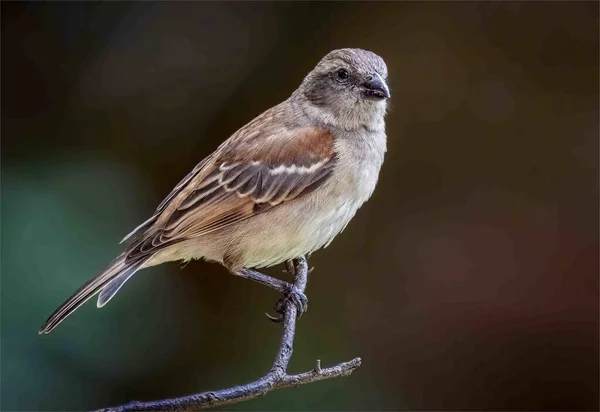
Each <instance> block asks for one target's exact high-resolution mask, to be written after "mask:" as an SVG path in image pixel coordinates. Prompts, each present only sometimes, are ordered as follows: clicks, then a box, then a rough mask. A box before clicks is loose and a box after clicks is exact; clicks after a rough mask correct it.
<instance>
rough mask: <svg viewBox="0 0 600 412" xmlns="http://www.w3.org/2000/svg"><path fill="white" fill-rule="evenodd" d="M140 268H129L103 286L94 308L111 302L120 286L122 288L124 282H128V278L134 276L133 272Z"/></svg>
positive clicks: (138, 266)
mask: <svg viewBox="0 0 600 412" xmlns="http://www.w3.org/2000/svg"><path fill="white" fill-rule="evenodd" d="M140 266H141V264H138V265H132V266H130V267H129V268H127V269H126V270H124V271H123V272H121V273H119V274H118V275H117V276H116V277H115V278H114V279H112V280H111V281H110V282H109V283H108V284H107V285H106V286H104V288H102V291H101V292H100V294H99V295H98V303H96V306H97V307H99V308H101V307H102V306H104V305H106V304H107V303H108V301H109V300H111V299H112V298H113V296H115V295H116V294H117V292H118V291H119V289H121V286H123V285H124V284H125V282H127V281H128V280H129V278H130V277H132V276H133V275H135V272H137V271H138V269H139V268H140Z"/></svg>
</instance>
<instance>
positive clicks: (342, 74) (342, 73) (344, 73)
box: [336, 69, 349, 80]
mask: <svg viewBox="0 0 600 412" xmlns="http://www.w3.org/2000/svg"><path fill="white" fill-rule="evenodd" d="M336 75H337V78H338V80H346V79H347V78H348V76H349V75H348V70H346V69H339V70H338V71H337V73H336Z"/></svg>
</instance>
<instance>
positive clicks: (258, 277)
mask: <svg viewBox="0 0 600 412" xmlns="http://www.w3.org/2000/svg"><path fill="white" fill-rule="evenodd" d="M286 267H287V271H288V272H289V273H291V274H292V275H294V274H295V269H294V264H293V263H292V261H291V260H290V261H288V262H286ZM231 273H233V274H234V275H236V276H240V277H242V278H245V279H249V280H253V281H255V282H257V283H260V284H261V285H265V286H267V287H269V288H271V289H274V290H276V291H278V292H280V293H282V296H281V298H279V300H277V302H276V303H275V307H274V309H275V311H276V312H277V313H278V316H271V315H269V314H267V316H268V317H269V319H271V320H272V321H274V322H281V321H282V320H283V313H284V312H285V304H286V302H287V301H288V300H291V301H292V302H293V303H294V305H296V307H297V308H298V311H297V313H298V318H300V316H302V314H303V313H304V312H306V309H307V307H308V304H307V302H308V298H307V297H306V295H305V294H304V293H302V292H301V291H300V290H298V288H296V287H295V286H294V285H293V284H292V283H289V282H286V281H285V280H281V279H277V278H274V277H272V276H268V275H265V274H263V273H260V272H258V271H256V270H252V269H246V268H242V269H237V270H232V271H231Z"/></svg>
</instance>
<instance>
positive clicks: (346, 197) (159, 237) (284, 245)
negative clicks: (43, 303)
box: [39, 48, 391, 334]
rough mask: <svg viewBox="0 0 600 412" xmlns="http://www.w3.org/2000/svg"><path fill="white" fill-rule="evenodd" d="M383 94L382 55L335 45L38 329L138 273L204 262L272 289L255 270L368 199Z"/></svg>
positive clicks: (322, 237)
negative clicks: (174, 264)
mask: <svg viewBox="0 0 600 412" xmlns="http://www.w3.org/2000/svg"><path fill="white" fill-rule="evenodd" d="M390 98H391V94H390V89H389V86H388V71H387V66H386V64H385V62H384V60H383V59H382V58H381V57H380V56H378V55H377V54H375V53H374V52H371V51H368V50H364V49H358V48H341V49H336V50H333V51H331V52H329V53H328V54H327V55H325V56H324V57H323V58H322V59H321V60H320V61H319V62H318V64H317V65H316V66H315V67H314V69H313V70H312V71H310V72H309V73H308V75H307V76H306V77H305V78H304V79H303V80H302V82H301V84H300V85H299V87H298V88H297V89H296V90H295V91H294V92H293V93H292V94H291V95H290V96H289V97H288V98H287V99H286V100H284V101H283V102H281V103H279V104H277V105H275V106H273V107H272V108H270V109H268V110H266V111H264V112H263V113H262V114H260V115H258V116H257V117H256V118H254V119H253V120H252V121H250V122H249V123H248V124H246V125H245V126H243V127H242V128H240V129H239V130H237V131H236V132H235V133H234V134H233V135H231V136H230V137H229V138H228V139H227V140H225V141H224V142H223V143H222V144H221V145H219V146H218V148H217V149H216V150H215V151H214V152H213V153H212V154H210V155H209V156H207V157H206V158H204V159H203V160H202V161H201V162H200V163H198V165H197V166H196V167H194V168H193V170H192V171H191V172H190V173H188V174H187V175H186V176H185V177H184V178H183V179H182V180H181V181H180V182H179V183H178V184H177V185H176V186H175V188H174V189H173V190H172V191H171V192H170V193H169V194H168V195H167V197H166V198H165V199H164V200H163V201H162V202H161V203H160V204H159V205H158V207H157V208H156V211H155V212H154V214H153V215H152V216H151V217H150V218H149V219H147V220H146V221H145V222H143V223H142V224H140V225H139V226H138V227H136V228H135V229H134V230H133V231H132V232H131V233H129V234H128V235H127V236H126V237H125V238H124V239H123V240H122V241H121V243H123V242H127V243H128V246H127V247H126V248H125V251H124V252H123V253H121V254H120V255H119V256H118V257H117V258H116V259H115V260H114V261H113V262H112V263H111V264H110V265H109V266H108V267H107V269H106V270H105V271H104V272H102V273H100V274H99V275H97V276H96V277H94V278H92V279H90V280H89V281H88V282H86V283H85V284H84V285H83V286H81V287H80V288H79V289H78V290H77V291H75V292H74V293H73V294H72V295H71V296H70V297H69V298H68V299H67V300H66V301H65V302H64V303H63V304H62V305H60V306H59V307H58V308H57V309H56V310H55V311H54V312H53V313H52V314H51V315H50V317H49V318H48V319H47V320H46V322H45V323H44V324H43V326H42V327H41V329H40V330H39V333H40V334H48V333H50V332H51V331H52V330H53V329H54V328H56V327H57V326H58V324H60V323H61V322H62V321H63V320H64V319H65V318H66V317H67V316H69V315H70V314H71V313H73V312H74V311H75V310H76V309H78V308H79V307H80V306H81V305H83V304H84V303H85V302H86V301H87V300H89V299H90V298H92V297H93V296H95V295H98V299H97V307H99V308H100V307H103V306H104V305H106V303H108V302H109V301H110V300H111V299H112V298H113V297H114V296H115V295H116V293H117V292H118V291H119V290H120V289H121V287H122V286H123V285H124V284H125V282H127V281H128V280H129V279H130V278H131V277H132V276H133V275H134V274H136V273H137V272H138V271H139V270H140V269H144V268H148V267H151V266H156V265H159V264H162V263H165V262H172V261H182V262H187V261H190V260H192V259H204V260H206V261H210V262H217V263H219V264H221V265H223V266H225V267H226V268H227V269H228V270H229V272H231V273H232V274H234V275H237V276H241V277H243V278H246V279H250V280H253V281H256V282H258V283H261V284H264V285H266V286H269V287H271V288H273V289H275V290H277V291H279V292H282V293H283V294H284V295H285V296H286V298H287V299H292V300H293V301H294V303H295V304H296V305H299V306H302V308H300V309H299V311H300V313H302V310H305V305H306V300H307V299H306V296H305V295H304V294H303V293H301V292H299V291H298V290H294V286H293V285H292V284H291V283H289V282H286V281H284V280H282V279H278V278H274V277H271V276H268V275H265V274H263V273H261V272H259V271H258V269H261V268H265V267H270V266H274V265H278V264H281V263H284V262H290V261H291V260H293V259H296V258H299V257H303V256H305V255H310V254H312V253H313V252H315V251H316V250H319V249H322V248H325V247H327V246H328V245H329V244H330V243H331V241H332V240H333V239H334V237H336V235H338V234H339V233H340V232H342V231H343V230H344V229H345V227H346V225H347V224H348V223H349V221H350V220H351V219H352V218H353V217H354V216H355V214H356V212H357V210H358V209H359V208H360V207H361V206H362V205H363V204H364V203H365V202H366V201H367V200H368V199H369V198H370V197H371V195H372V194H373V192H374V189H375V186H376V184H377V181H378V178H379V172H380V169H381V166H382V164H383V160H384V155H385V153H386V147H387V146H386V145H387V137H386V131H385V117H386V113H387V103H388V100H389V99H390Z"/></svg>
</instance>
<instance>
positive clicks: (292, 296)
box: [274, 287, 308, 319]
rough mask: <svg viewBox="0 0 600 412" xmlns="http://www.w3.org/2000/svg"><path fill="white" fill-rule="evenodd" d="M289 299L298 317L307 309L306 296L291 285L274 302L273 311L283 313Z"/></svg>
mask: <svg viewBox="0 0 600 412" xmlns="http://www.w3.org/2000/svg"><path fill="white" fill-rule="evenodd" d="M289 301H291V302H292V303H293V304H294V306H296V309H297V317H298V319H300V318H301V317H302V315H303V314H304V312H306V311H307V310H308V298H307V297H306V295H305V294H304V293H302V292H300V291H299V290H298V289H296V288H295V287H292V288H291V289H290V290H289V291H288V292H286V293H284V294H283V296H282V297H281V298H280V299H279V300H278V301H277V302H276V303H275V308H274V309H275V311H276V312H277V313H279V314H281V315H283V314H284V313H285V307H286V305H287V303H288V302H289Z"/></svg>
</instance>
